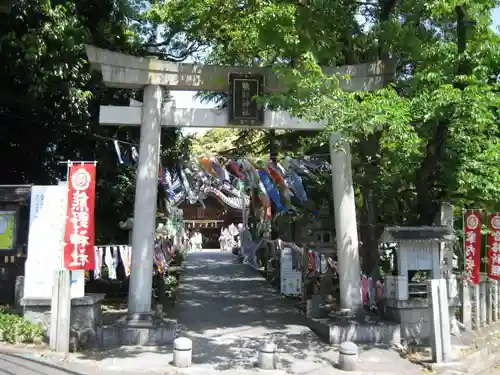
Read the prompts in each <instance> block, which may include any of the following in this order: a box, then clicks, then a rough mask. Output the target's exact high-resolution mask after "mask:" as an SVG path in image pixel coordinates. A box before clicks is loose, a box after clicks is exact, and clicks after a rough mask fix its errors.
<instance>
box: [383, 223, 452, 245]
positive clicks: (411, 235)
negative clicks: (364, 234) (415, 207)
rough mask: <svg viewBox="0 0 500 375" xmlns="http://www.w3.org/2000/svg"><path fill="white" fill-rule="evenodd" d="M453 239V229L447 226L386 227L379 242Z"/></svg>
mask: <svg viewBox="0 0 500 375" xmlns="http://www.w3.org/2000/svg"><path fill="white" fill-rule="evenodd" d="M454 239H455V235H454V230H453V228H450V227H447V226H435V227H429V226H422V227H386V228H385V229H384V233H383V234H382V236H381V238H380V242H381V243H387V242H412V241H451V240H454Z"/></svg>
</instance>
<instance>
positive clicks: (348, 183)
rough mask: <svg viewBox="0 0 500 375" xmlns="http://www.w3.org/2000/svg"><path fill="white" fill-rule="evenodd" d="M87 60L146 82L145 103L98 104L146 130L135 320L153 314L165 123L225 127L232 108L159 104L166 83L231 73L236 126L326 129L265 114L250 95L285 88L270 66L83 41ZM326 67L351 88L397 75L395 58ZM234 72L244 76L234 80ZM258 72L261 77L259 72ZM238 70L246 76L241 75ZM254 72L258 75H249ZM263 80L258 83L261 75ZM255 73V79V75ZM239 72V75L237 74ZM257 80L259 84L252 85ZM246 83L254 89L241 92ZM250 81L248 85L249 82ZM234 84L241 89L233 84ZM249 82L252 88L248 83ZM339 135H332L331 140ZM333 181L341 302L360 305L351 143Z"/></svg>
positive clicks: (212, 81)
mask: <svg viewBox="0 0 500 375" xmlns="http://www.w3.org/2000/svg"><path fill="white" fill-rule="evenodd" d="M86 51H87V55H88V59H89V61H90V63H91V65H92V67H93V68H94V69H97V70H99V71H101V72H102V76H103V80H104V83H105V84H106V85H107V86H109V87H119V88H131V89H138V88H144V99H143V105H142V108H141V107H101V114H100V121H101V124H107V125H132V126H133V125H135V126H137V125H139V119H140V126H141V137H140V145H139V162H138V166H137V184H136V189H135V203H134V228H133V234H132V267H131V276H130V288H129V299H128V311H129V314H130V315H131V319H134V320H143V319H146V320H147V319H149V318H150V317H151V282H152V278H151V275H152V273H153V244H154V229H155V217H156V215H155V214H156V196H157V188H158V184H157V178H158V177H157V173H158V163H159V151H160V131H161V126H162V125H163V126H181V127H182V126H196V127H224V126H228V125H227V124H228V115H227V113H221V112H220V111H218V110H203V109H196V110H193V109H180V108H175V106H174V105H172V104H171V103H170V104H167V105H166V106H165V107H164V108H162V99H163V95H162V89H161V86H164V87H166V88H167V89H170V90H188V91H212V92H227V91H229V84H228V77H229V76H230V74H231V75H232V77H234V78H233V94H234V93H235V92H237V97H239V98H242V97H244V98H246V99H245V100H246V104H245V105H243V103H240V105H238V104H236V105H235V107H234V108H231V110H230V113H231V115H230V117H229V120H230V121H229V122H230V124H231V125H229V126H232V127H237V126H244V127H247V128H251V127H256V128H263V129H266V128H267V129H276V128H278V129H295V130H296V129H322V128H323V127H324V126H325V124H326V121H324V122H306V121H302V120H300V119H294V118H291V117H290V116H289V115H288V114H286V113H283V112H269V111H265V112H264V116H263V120H264V121H262V116H260V112H259V111H260V110H261V109H260V108H259V107H258V106H257V105H256V104H255V103H253V104H252V102H251V101H249V100H248V97H249V95H250V94H251V93H252V91H253V92H255V91H258V92H259V93H260V92H261V90H262V89H264V91H265V92H283V91H284V90H286V82H282V81H280V80H279V79H278V77H277V76H276V75H275V74H274V73H273V72H272V70H271V69H269V68H242V67H237V68H236V67H221V66H209V65H197V64H186V63H172V62H168V61H162V60H158V59H155V58H147V57H136V56H130V55H126V54H122V53H117V52H111V51H107V50H103V49H99V48H96V47H93V46H86ZM323 71H324V73H325V74H328V75H333V74H337V73H340V74H341V75H342V76H345V75H349V76H350V77H351V78H350V80H349V81H345V80H344V81H341V87H342V88H343V89H345V90H349V91H368V90H376V89H378V88H381V87H383V86H384V85H385V84H386V83H387V82H388V81H389V80H391V79H392V78H393V76H394V71H395V62H394V61H385V62H383V61H377V62H374V63H367V64H360V65H353V66H343V67H338V68H324V69H323ZM237 74H240V75H241V74H243V75H245V77H247V78H246V79H243V80H242V81H241V82H240V83H238V85H239V86H238V85H237V86H236V87H235V85H234V82H235V80H236V79H238V78H237ZM256 75H257V76H256ZM240 77H241V76H240ZM250 77H253V78H252V80H251V81H250ZM258 77H262V82H263V83H265V86H264V85H263V84H260V82H261V81H260V78H258ZM257 78H258V79H257ZM240 79H241V78H240ZM256 83H258V85H257V86H258V87H259V88H258V89H257V90H255V85H256ZM243 84H245V90H246V91H249V93H248V92H247V93H243V92H242V90H243ZM247 84H248V86H247ZM235 88H236V90H235ZM247 88H248V90H247ZM336 137H337V135H335V134H332V135H331V137H330V143H331V144H333V143H334V142H335V140H336ZM331 161H332V182H333V194H334V206H335V228H336V233H337V249H338V261H339V276H340V299H341V301H340V302H341V307H342V308H345V309H355V308H357V307H359V306H360V305H361V291H360V279H359V275H360V265H359V254H358V234H357V226H356V211H355V200H354V189H353V186H352V174H351V156H350V152H349V145H345V148H344V150H340V151H338V150H333V149H332V151H331Z"/></svg>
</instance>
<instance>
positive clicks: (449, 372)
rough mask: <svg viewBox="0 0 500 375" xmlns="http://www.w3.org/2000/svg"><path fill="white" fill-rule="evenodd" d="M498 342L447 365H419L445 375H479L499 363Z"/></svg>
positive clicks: (499, 347)
mask: <svg viewBox="0 0 500 375" xmlns="http://www.w3.org/2000/svg"><path fill="white" fill-rule="evenodd" d="M499 353H500V340H499V339H495V340H493V341H490V342H488V343H487V344H485V347H483V348H481V349H478V350H476V351H474V352H472V353H469V354H466V355H464V356H462V357H460V358H459V359H458V360H457V361H454V362H449V363H421V364H422V365H423V366H424V367H425V368H427V369H428V370H431V371H436V372H439V373H442V374H446V375H461V374H480V373H484V372H486V371H488V370H490V369H491V368H492V367H494V366H495V365H496V364H498V363H500V356H499Z"/></svg>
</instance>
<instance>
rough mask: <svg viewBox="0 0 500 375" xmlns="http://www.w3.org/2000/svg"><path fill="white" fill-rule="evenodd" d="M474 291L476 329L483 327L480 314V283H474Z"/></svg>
mask: <svg viewBox="0 0 500 375" xmlns="http://www.w3.org/2000/svg"><path fill="white" fill-rule="evenodd" d="M472 293H473V301H474V302H473V306H474V308H473V310H474V316H473V318H472V319H473V320H474V329H479V328H481V318H480V316H481V314H480V309H481V307H480V298H479V285H472Z"/></svg>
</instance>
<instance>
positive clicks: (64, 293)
mask: <svg viewBox="0 0 500 375" xmlns="http://www.w3.org/2000/svg"><path fill="white" fill-rule="evenodd" d="M59 164H66V188H65V189H61V190H63V191H62V192H61V194H64V196H63V198H61V201H62V202H61V203H62V206H63V207H62V208H61V211H62V212H61V220H62V223H61V225H62V230H61V237H62V238H61V242H60V246H59V257H60V259H59V269H58V270H57V271H56V273H55V275H54V284H53V286H52V299H51V305H50V311H51V314H50V315H51V317H50V349H51V350H53V351H55V352H59V353H68V352H69V336H70V325H71V322H70V316H71V272H70V271H68V270H66V269H65V268H64V247H65V243H64V238H65V234H66V219H67V211H68V191H69V173H70V168H71V165H72V162H71V161H70V160H68V161H67V162H59ZM60 185H62V184H60ZM62 186H64V185H62Z"/></svg>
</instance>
